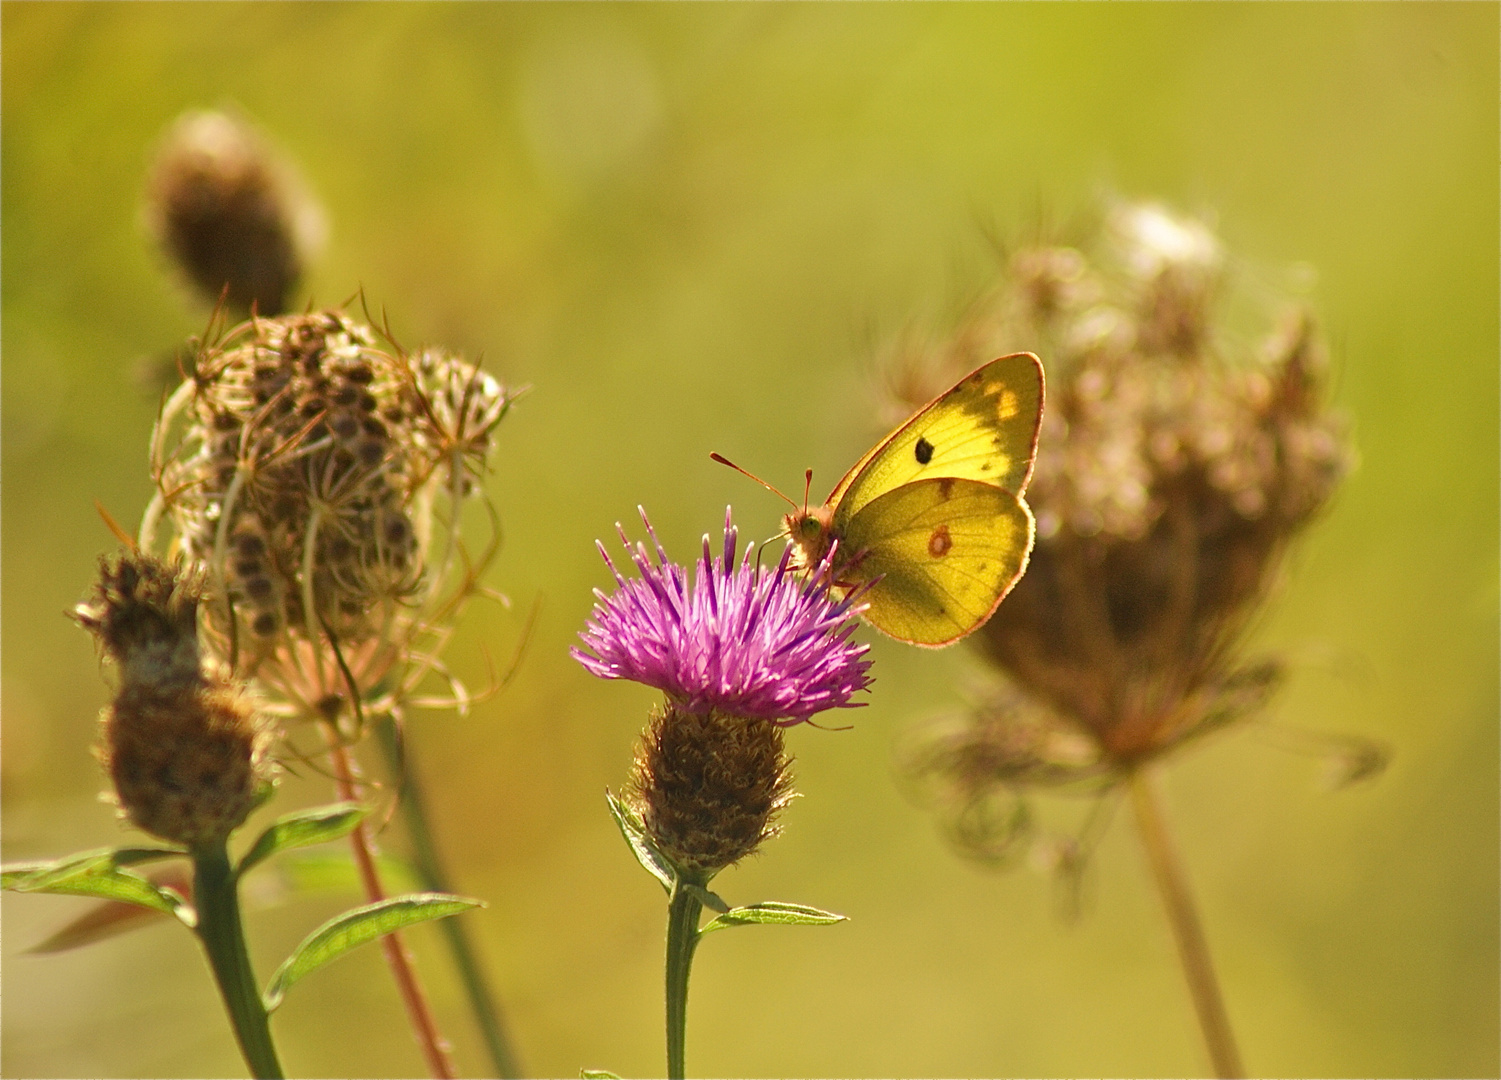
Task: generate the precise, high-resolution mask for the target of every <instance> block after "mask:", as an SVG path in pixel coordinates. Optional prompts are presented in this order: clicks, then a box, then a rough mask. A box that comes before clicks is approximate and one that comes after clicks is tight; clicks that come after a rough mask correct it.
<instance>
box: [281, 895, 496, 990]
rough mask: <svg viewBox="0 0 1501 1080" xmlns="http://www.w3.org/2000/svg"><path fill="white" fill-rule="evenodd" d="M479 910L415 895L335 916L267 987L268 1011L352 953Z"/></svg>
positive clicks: (455, 900) (468, 903) (454, 900)
mask: <svg viewBox="0 0 1501 1080" xmlns="http://www.w3.org/2000/svg"><path fill="white" fill-rule="evenodd" d="M479 906H480V901H478V900H471V899H469V898H468V897H464V896H452V895H450V894H448V893H414V894H411V895H408V896H393V897H391V898H390V899H388V900H381V901H378V902H376V903H374V904H366V905H365V906H364V907H358V908H355V909H353V910H352V911H346V912H344V914H342V915H338V916H335V917H334V918H332V919H330V920H329V921H328V922H326V923H324V924H323V925H322V926H320V927H319V928H318V929H316V930H314V931H313V932H312V933H311V934H309V935H308V936H307V937H306V938H305V939H304V940H303V942H302V944H301V945H299V946H297V948H296V949H295V950H294V951H293V953H292V955H291V956H289V957H287V959H286V961H285V962H284V963H283V964H282V965H281V967H279V968H277V969H276V974H275V975H273V976H271V982H270V984H269V985H267V987H266V993H265V1002H266V1011H267V1012H270V1011H272V1010H273V1009H275V1008H277V1007H278V1006H279V1005H280V1004H281V1002H282V998H283V997H285V996H286V992H287V988H288V987H290V986H291V985H292V984H293V983H295V982H297V981H298V980H299V979H301V978H302V977H303V976H304V975H307V974H308V973H309V972H312V971H316V970H317V969H318V968H320V967H322V966H323V965H324V964H327V963H328V962H329V961H331V960H337V959H338V958H339V957H341V956H343V955H344V954H345V953H347V952H349V951H350V950H351V949H357V948H359V947H360V946H361V945H365V944H368V943H369V942H372V941H374V940H375V939H376V938H380V937H385V936H386V935H387V934H390V933H393V932H394V931H397V930H401V929H404V928H405V927H408V926H412V925H415V924H416V923H420V922H428V921H429V920H432V919H442V918H446V917H447V916H449V915H457V914H458V913H459V912H461V911H468V910H469V909H470V908H475V907H479Z"/></svg>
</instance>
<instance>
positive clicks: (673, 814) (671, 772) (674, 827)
mask: <svg viewBox="0 0 1501 1080" xmlns="http://www.w3.org/2000/svg"><path fill="white" fill-rule="evenodd" d="M790 765H791V761H790V759H789V758H788V757H787V755H786V752H785V749H784V746H783V741H782V729H781V728H779V727H778V726H777V725H775V724H774V723H771V722H770V721H768V720H763V719H759V718H750V719H745V718H741V717H735V716H725V715H722V714H720V713H717V712H713V711H711V712H704V713H697V712H690V711H688V710H687V709H684V708H681V707H679V706H677V705H673V704H668V705H667V706H665V707H664V709H663V710H662V711H660V712H658V713H655V714H654V715H653V716H652V718H651V721H650V722H649V723H648V725H647V728H646V730H645V731H644V732H643V733H642V736H641V741H640V743H639V744H638V746H637V749H636V761H635V766H634V768H633V770H632V772H631V778H630V783H629V787H628V789H627V800H628V802H629V803H630V805H631V807H632V809H633V810H635V812H636V813H637V814H639V815H640V817H641V820H642V823H643V824H644V825H645V827H646V832H647V835H648V836H650V837H651V840H652V842H653V843H654V844H656V846H657V847H658V849H660V850H661V851H662V853H663V854H665V855H666V856H668V858H670V859H671V860H672V861H673V862H674V863H675V864H677V865H678V866H680V867H682V868H684V869H686V870H690V871H694V872H698V873H702V874H703V875H704V876H705V878H706V879H707V878H708V877H712V876H713V875H714V874H715V873H716V872H718V871H720V870H722V869H724V868H725V867H726V866H729V865H731V864H733V863H736V862H738V861H740V860H741V859H743V858H745V857H746V856H747V855H750V854H752V853H753V852H755V850H756V849H757V848H758V847H760V845H761V842H762V841H763V840H766V839H768V838H770V837H771V836H774V835H775V834H776V832H777V827H776V824H775V819H776V816H777V814H778V812H779V811H780V810H781V809H782V808H783V807H785V806H786V805H787V804H788V803H789V802H791V800H792V798H793V792H792V776H791V773H790V771H789V768H790Z"/></svg>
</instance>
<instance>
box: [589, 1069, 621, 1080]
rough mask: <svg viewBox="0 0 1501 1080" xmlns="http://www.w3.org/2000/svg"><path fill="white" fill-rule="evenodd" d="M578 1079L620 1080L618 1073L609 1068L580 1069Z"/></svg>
mask: <svg viewBox="0 0 1501 1080" xmlns="http://www.w3.org/2000/svg"><path fill="white" fill-rule="evenodd" d="M579 1080H620V1074H619V1073H612V1072H611V1071H610V1070H609V1069H580V1070H579Z"/></svg>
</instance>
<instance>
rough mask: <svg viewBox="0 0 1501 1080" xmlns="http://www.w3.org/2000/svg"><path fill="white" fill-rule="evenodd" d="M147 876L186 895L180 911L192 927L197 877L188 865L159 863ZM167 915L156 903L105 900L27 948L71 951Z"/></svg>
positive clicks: (156, 883) (178, 893) (32, 949)
mask: <svg viewBox="0 0 1501 1080" xmlns="http://www.w3.org/2000/svg"><path fill="white" fill-rule="evenodd" d="M144 876H145V877H146V879H147V880H148V881H149V882H150V883H151V884H152V885H154V886H156V887H157V888H159V889H164V890H168V891H170V892H171V893H173V894H175V895H176V896H179V897H181V898H183V899H182V901H180V906H179V907H178V908H177V914H178V915H179V917H181V918H183V921H184V922H186V923H187V924H188V925H189V926H191V925H192V924H193V922H194V921H195V920H194V919H192V918H189V917H187V916H189V914H190V913H191V912H192V908H191V907H190V906H189V905H190V903H191V901H192V896H193V879H192V875H191V873H190V872H189V870H188V868H187V867H186V866H184V865H181V864H174V865H171V866H158V867H154V868H152V869H151V870H150V871H148V872H147V873H146V874H145V875H144ZM167 917H168V913H167V912H165V911H163V910H161V908H159V907H156V906H152V907H143V906H141V905H140V904H136V903H132V902H127V901H122V900H101V901H100V902H98V903H96V904H92V905H90V906H89V907H87V908H85V909H84V911H83V912H82V914H80V915H78V916H77V917H76V918H73V919H69V920H68V921H67V922H66V923H64V924H63V925H62V926H60V927H58V928H57V929H56V930H54V931H53V932H52V933H51V934H49V935H47V937H46V938H44V939H43V940H42V941H39V942H38V943H37V944H35V945H33V946H31V947H30V948H28V949H27V950H26V951H27V952H28V953H33V954H45V953H59V952H68V951H69V950H71V949H79V948H82V947H83V946H85V945H92V944H94V943H95V942H99V941H105V940H107V939H109V938H115V937H119V936H121V935H122V934H128V933H130V932H131V931H133V930H139V929H141V928H142V927H145V926H155V925H156V924H157V923H158V922H160V921H161V920H162V919H164V918H167Z"/></svg>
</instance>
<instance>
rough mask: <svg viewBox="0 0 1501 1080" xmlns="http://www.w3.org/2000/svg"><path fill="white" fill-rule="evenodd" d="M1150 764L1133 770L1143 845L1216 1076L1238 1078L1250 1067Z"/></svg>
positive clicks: (1133, 793)
mask: <svg viewBox="0 0 1501 1080" xmlns="http://www.w3.org/2000/svg"><path fill="white" fill-rule="evenodd" d="M1150 768H1151V767H1150V766H1141V767H1139V768H1136V769H1134V770H1132V772H1131V777H1130V781H1129V783H1130V787H1131V801H1132V804H1133V805H1134V807H1135V809H1136V824H1137V827H1138V828H1139V829H1140V832H1141V842H1142V846H1143V847H1144V848H1146V853H1147V862H1148V863H1150V864H1151V867H1152V876H1153V877H1154V878H1155V879H1156V881H1157V888H1158V891H1159V892H1161V894H1162V903H1163V906H1164V908H1165V909H1166V912H1167V921H1168V923H1169V925H1171V926H1172V929H1173V937H1174V939H1175V940H1176V941H1177V944H1178V958H1179V960H1180V961H1182V964H1183V974H1184V977H1185V978H1186V979H1187V981H1188V992H1189V995H1190V996H1191V997H1192V998H1193V1004H1194V1011H1195V1012H1196V1013H1197V1014H1198V1017H1199V1028H1200V1030H1201V1031H1202V1032H1203V1033H1204V1044H1205V1046H1206V1047H1207V1048H1208V1050H1209V1060H1210V1062H1211V1063H1212V1064H1213V1066H1214V1072H1215V1075H1216V1076H1218V1077H1221V1078H1222V1080H1236V1078H1239V1077H1243V1076H1245V1075H1246V1073H1245V1068H1244V1067H1243V1066H1242V1065H1241V1060H1240V1051H1239V1050H1238V1049H1237V1048H1236V1045H1235V1033H1234V1031H1232V1030H1231V1028H1230V1016H1229V1014H1228V1013H1227V1012H1226V1011H1225V1000H1224V997H1223V996H1222V995H1221V993H1220V985H1219V980H1217V979H1216V978H1215V975H1214V964H1213V962H1212V961H1211V960H1210V957H1209V943H1208V942H1207V941H1206V940H1205V938H1204V927H1203V924H1202V923H1201V922H1200V921H1199V914H1198V910H1197V909H1196V908H1195V907H1194V902H1193V896H1192V895H1191V894H1190V893H1189V889H1188V877H1187V875H1186V874H1185V873H1184V870H1183V865H1182V863H1180V862H1179V861H1178V856H1177V853H1176V851H1174V849H1173V843H1172V838H1171V837H1170V836H1169V835H1168V829H1167V822H1166V820H1165V819H1164V817H1163V815H1162V805H1161V799H1160V797H1159V795H1158V792H1157V787H1156V782H1155V778H1154V776H1153V775H1152V774H1151V772H1150V771H1149V769H1150Z"/></svg>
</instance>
